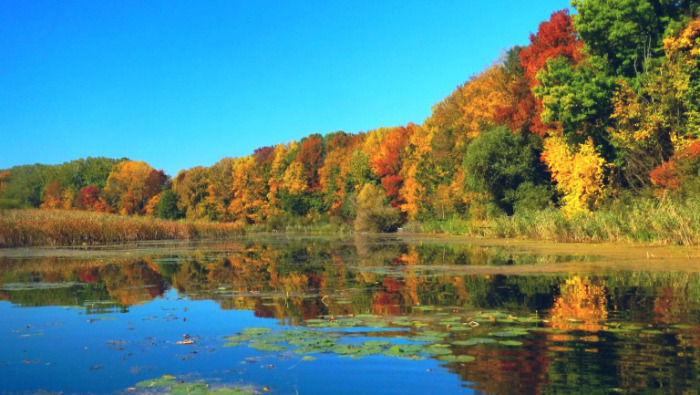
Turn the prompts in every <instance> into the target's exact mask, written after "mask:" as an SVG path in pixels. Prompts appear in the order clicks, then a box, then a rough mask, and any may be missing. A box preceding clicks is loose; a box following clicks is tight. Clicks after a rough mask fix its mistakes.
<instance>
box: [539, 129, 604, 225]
mask: <svg viewBox="0 0 700 395" xmlns="http://www.w3.org/2000/svg"><path fill="white" fill-rule="evenodd" d="M542 160H543V161H544V163H546V164H547V168H548V169H549V171H550V172H551V173H552V180H554V181H555V182H556V185H555V188H556V189H557V190H558V191H559V192H561V194H562V195H563V197H562V199H561V200H562V210H563V211H564V214H566V215H567V216H569V217H572V216H574V215H576V214H579V213H590V212H591V210H593V209H595V208H596V207H598V206H599V205H600V203H601V202H602V200H603V198H605V197H606V195H607V194H608V193H609V192H610V191H609V189H608V184H606V182H605V181H606V177H605V176H606V175H605V171H606V167H607V165H608V164H607V163H606V161H605V159H603V158H602V157H601V155H600V154H599V153H598V152H596V150H595V146H594V145H593V140H592V139H589V140H588V141H586V142H585V143H582V144H578V145H577V146H576V147H575V148H572V147H571V146H570V145H569V144H568V143H567V142H566V141H565V140H564V139H563V138H561V137H556V136H553V137H549V138H547V139H546V140H545V141H544V152H543V153H542Z"/></svg>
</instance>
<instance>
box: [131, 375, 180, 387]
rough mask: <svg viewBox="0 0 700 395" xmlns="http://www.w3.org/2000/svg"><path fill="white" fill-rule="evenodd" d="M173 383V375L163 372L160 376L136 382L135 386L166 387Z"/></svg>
mask: <svg viewBox="0 0 700 395" xmlns="http://www.w3.org/2000/svg"><path fill="white" fill-rule="evenodd" d="M173 384H175V376H171V375H169V374H164V375H163V376H161V377H160V378H157V379H150V380H143V381H139V382H138V383H136V386H137V387H140V388H153V387H168V386H171V385H173Z"/></svg>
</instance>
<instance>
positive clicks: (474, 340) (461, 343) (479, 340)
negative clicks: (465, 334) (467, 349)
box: [452, 337, 496, 346]
mask: <svg viewBox="0 0 700 395" xmlns="http://www.w3.org/2000/svg"><path fill="white" fill-rule="evenodd" d="M495 342H496V341H495V340H493V339H489V338H487V337H473V338H471V339H469V340H457V341H453V342H452V344H454V345H456V346H475V345H477V344H489V343H495Z"/></svg>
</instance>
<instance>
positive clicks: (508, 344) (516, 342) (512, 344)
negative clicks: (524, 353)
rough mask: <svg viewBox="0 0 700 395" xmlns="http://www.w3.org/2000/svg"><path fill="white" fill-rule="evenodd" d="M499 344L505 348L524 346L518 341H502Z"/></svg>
mask: <svg viewBox="0 0 700 395" xmlns="http://www.w3.org/2000/svg"><path fill="white" fill-rule="evenodd" d="M498 344H501V345H504V346H513V347H517V346H522V345H523V342H521V341H517V340H501V341H500V342H498Z"/></svg>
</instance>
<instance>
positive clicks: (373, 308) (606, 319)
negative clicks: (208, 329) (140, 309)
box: [0, 239, 700, 393]
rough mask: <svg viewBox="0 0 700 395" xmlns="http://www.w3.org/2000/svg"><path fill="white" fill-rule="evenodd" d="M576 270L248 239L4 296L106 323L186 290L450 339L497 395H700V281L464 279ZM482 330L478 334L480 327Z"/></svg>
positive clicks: (561, 276) (15, 287)
mask: <svg viewBox="0 0 700 395" xmlns="http://www.w3.org/2000/svg"><path fill="white" fill-rule="evenodd" d="M572 259H583V258H582V257H568V256H535V255H528V254H523V253H516V252H513V251H508V250H506V249H503V248H485V247H476V246H470V245H449V244H427V243H426V244H420V243H417V244H416V243H406V242H397V241H394V240H392V241H391V242H387V241H386V240H384V241H375V240H363V239H355V240H324V239H304V240H299V241H294V240H292V241H287V242H284V243H280V242H279V241H277V240H270V241H269V242H251V241H242V242H240V243H226V244H221V245H213V246H209V247H207V248H203V249H201V250H188V251H186V252H184V253H176V252H160V253H154V254H150V255H149V254H147V255H146V256H139V257H137V258H133V259H128V258H120V259H114V258H110V259H65V258H55V257H45V258H26V259H7V258H4V259H2V260H0V298H1V299H2V300H6V301H9V302H11V303H13V304H14V305H17V306H22V307H35V306H49V305H52V306H56V305H58V306H82V307H81V308H83V309H84V311H85V313H87V314H103V313H105V312H128V311H129V310H130V309H131V308H132V307H133V306H136V305H141V304H144V303H147V302H149V301H152V300H154V299H155V298H158V297H162V296H163V295H164V293H165V292H166V291H167V290H168V289H175V290H177V292H178V294H179V295H180V296H181V297H187V298H189V299H191V300H213V301H215V302H216V303H218V305H219V306H220V308H221V309H223V310H250V311H254V313H255V316H257V317H261V318H274V319H276V320H278V321H279V323H280V324H286V325H309V323H311V322H313V320H318V319H319V318H321V319H322V321H321V322H322V323H332V322H333V321H334V320H335V319H336V318H342V317H346V318H347V317H350V318H352V317H359V316H362V315H367V316H370V315H371V316H373V317H375V318H374V319H375V321H372V324H368V323H366V322H362V323H358V324H356V325H358V326H366V325H369V326H373V325H378V323H384V324H387V325H388V326H390V327H395V328H401V329H402V330H403V331H404V332H405V333H404V332H400V333H402V335H401V336H403V337H408V339H409V340H411V339H412V337H411V336H419V335H425V334H426V333H427V331H430V332H431V333H432V332H442V333H445V335H444V336H442V337H437V338H439V339H442V340H440V341H442V342H444V343H445V344H446V345H447V346H449V347H450V352H451V353H452V355H470V356H473V357H475V358H476V360H475V361H474V362H472V363H456V362H455V363H449V364H448V365H447V368H448V369H449V370H450V371H451V372H453V373H455V374H457V375H459V376H460V377H461V379H462V380H463V382H464V383H465V384H466V385H468V386H470V387H472V388H474V389H478V390H482V391H484V392H486V393H516V392H521V393H559V392H565V393H566V392H571V391H576V392H583V391H591V392H594V393H597V392H601V391H605V392H607V391H621V392H629V393H637V392H642V391H645V390H648V389H650V388H655V389H662V390H663V391H666V392H670V393H677V392H678V393H679V392H683V391H692V390H693V389H697V388H699V387H700V362H699V361H700V351H699V350H700V276H699V275H698V274H693V273H682V272H673V273H671V272H655V273H651V272H630V271H609V272H606V273H595V274H592V273H583V272H581V273H574V274H569V273H557V272H553V273H549V274H538V275H512V274H511V275H506V274H498V270H496V271H493V273H491V274H464V273H462V272H461V271H460V270H457V269H458V268H460V267H464V266H493V267H497V266H513V265H516V266H517V265H538V264H552V263H561V262H566V261H569V260H572ZM588 259H590V258H588ZM446 268H453V269H454V270H452V271H451V270H449V269H446ZM445 316H452V317H456V319H454V320H453V321H449V320H448V321H445ZM376 317H379V318H376ZM381 317H385V319H384V320H383V321H381V320H380V318H381ZM517 317H521V318H517ZM522 317H526V319H523V318H522ZM470 321H471V322H476V325H474V326H473V327H468V326H467V325H466V324H467V323H469V322H470ZM477 325H478V326H477ZM514 328H515V330H513V329H514ZM457 329H460V330H463V331H464V332H458V331H456V330H457ZM508 331H512V336H514V339H516V340H511V341H510V343H508V341H505V342H503V341H501V342H500V343H498V344H497V345H490V344H488V343H487V342H484V344H477V343H474V344H470V343H469V342H468V340H469V339H475V338H488V337H489V336H490V338H491V339H494V338H499V337H504V338H505V337H506V336H511V335H510V334H509V333H508ZM467 332H468V333H469V334H468V335H467V334H462V333H467ZM392 333H394V334H393V335H392ZM395 333H398V332H390V333H388V334H382V336H398V335H396V334H395ZM222 335H223V334H222ZM508 338H509V337H508ZM460 342H461V343H460ZM690 393H692V392H690Z"/></svg>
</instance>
